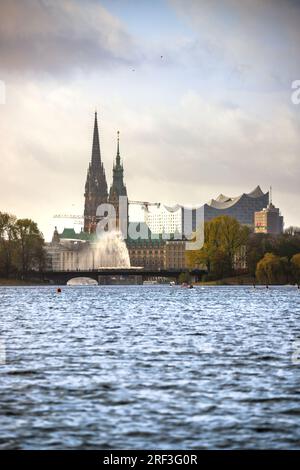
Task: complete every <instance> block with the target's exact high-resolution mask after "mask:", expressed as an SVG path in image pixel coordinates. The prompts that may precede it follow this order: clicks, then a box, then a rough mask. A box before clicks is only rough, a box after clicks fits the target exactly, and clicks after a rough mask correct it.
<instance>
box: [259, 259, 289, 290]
mask: <svg viewBox="0 0 300 470" xmlns="http://www.w3.org/2000/svg"><path fill="white" fill-rule="evenodd" d="M256 277H257V280H258V281H259V282H261V283H262V284H285V283H286V282H287V281H288V278H289V261H288V259H287V258H285V257H280V256H277V255H274V254H273V253H266V254H265V256H264V257H263V258H262V259H261V260H260V261H259V262H258V263H257V268H256Z"/></svg>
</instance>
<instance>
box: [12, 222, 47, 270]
mask: <svg viewBox="0 0 300 470" xmlns="http://www.w3.org/2000/svg"><path fill="white" fill-rule="evenodd" d="M15 232H16V240H17V252H16V261H17V266H18V268H19V270H20V271H21V272H22V273H26V272H27V271H29V270H30V269H41V268H42V266H43V264H44V258H45V255H44V248H43V246H44V239H43V236H42V234H41V232H40V231H39V229H38V226H37V224H36V223H35V222H33V221H32V220H30V219H18V220H17V221H16V223H15Z"/></svg>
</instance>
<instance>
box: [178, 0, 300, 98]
mask: <svg viewBox="0 0 300 470" xmlns="http://www.w3.org/2000/svg"><path fill="white" fill-rule="evenodd" d="M169 2H170V4H171V5H172V6H173V7H174V8H175V9H176V11H177V13H178V14H179V15H180V17H181V18H184V19H185V20H187V21H188V23H189V25H190V26H191V27H192V28H193V29H194V31H195V32H196V33H197V39H196V41H195V43H196V48H197V49H198V48H199V47H200V48H201V47H202V48H203V49H205V48H209V50H210V53H211V56H212V57H214V58H215V60H216V61H217V62H218V63H219V64H222V65H223V66H224V67H225V66H227V68H228V69H231V71H232V74H234V77H235V78H239V79H240V80H241V81H243V82H248V84H251V83H255V84H256V85H257V86H260V87H261V88H262V87H264V88H265V89H271V88H274V87H280V86H286V83H287V82H288V83H289V84H290V82H291V80H293V79H295V77H296V78H297V76H298V75H299V69H300V54H299V42H300V28H299V24H300V4H299V2H296V1H291V0H290V1H285V0H264V1H261V0H243V1H240V0H224V1H223V2H220V1H218V0H201V1H199V0H169ZM228 78H233V76H232V77H228Z"/></svg>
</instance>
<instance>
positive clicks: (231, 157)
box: [0, 0, 300, 239]
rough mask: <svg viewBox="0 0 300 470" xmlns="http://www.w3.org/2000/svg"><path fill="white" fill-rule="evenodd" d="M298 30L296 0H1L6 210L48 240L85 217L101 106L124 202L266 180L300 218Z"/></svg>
mask: <svg viewBox="0 0 300 470" xmlns="http://www.w3.org/2000/svg"><path fill="white" fill-rule="evenodd" d="M299 25H300V2H298V1H296V0H295V1H291V0H290V1H288V0H243V1H240V0H223V1H221V2H220V1H219V0H152V1H148V0H144V1H143V0H85V1H82V0H0V81H2V82H3V83H4V84H5V90H6V93H5V95H6V96H5V98H6V100H5V103H2V104H0V142H1V172H0V198H1V199H0V210H1V211H8V212H11V213H14V214H16V215H17V216H18V217H26V216H27V217H31V218H33V219H34V220H36V221H37V222H38V223H39V226H40V228H41V230H42V231H43V233H44V235H45V236H46V238H47V239H48V238H49V236H50V235H51V234H52V231H53V227H54V225H55V223H56V222H55V220H53V218H52V216H53V214H55V213H78V214H80V213H82V212H83V192H84V183H85V177H86V170H87V166H88V162H89V160H90V156H91V145H92V127H93V117H94V116H93V114H94V111H95V109H97V110H98V116H99V126H100V140H101V151H102V158H103V161H104V164H105V168H106V174H107V178H108V183H109V184H110V181H111V173H112V164H113V158H114V157H115V153H116V133H117V130H120V139H121V143H120V145H121V156H122V157H123V159H124V166H125V178H126V184H127V189H128V194H129V198H130V199H132V200H150V201H154V202H164V203H167V204H172V203H180V204H185V203H188V204H197V205H200V204H202V203H204V202H206V201H208V200H209V199H211V198H213V197H216V196H217V195H218V194H219V193H224V194H228V195H230V196H236V195H238V194H240V193H242V192H249V191H251V190H252V189H253V188H254V187H255V186H257V185H258V184H260V185H261V187H262V189H263V190H264V191H267V190H268V188H269V186H270V185H272V186H273V200H274V203H275V204H276V205H277V206H279V207H280V208H281V210H282V212H283V215H284V217H285V222H286V225H287V226H288V225H292V224H293V225H300V214H299V202H300V200H299V199H300V197H299V196H300V189H299V180H300V164H299V159H300V105H296V104H293V103H292V101H291V94H292V88H291V87H292V82H293V81H294V80H297V79H300V50H299V49H300V28H299ZM3 83H2V89H3ZM0 99H1V84H0ZM67 225H72V223H71V222H69V223H68V224H67Z"/></svg>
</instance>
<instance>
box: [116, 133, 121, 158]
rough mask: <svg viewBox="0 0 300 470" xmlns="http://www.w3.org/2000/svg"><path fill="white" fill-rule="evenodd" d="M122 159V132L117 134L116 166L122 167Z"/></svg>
mask: <svg viewBox="0 0 300 470" xmlns="http://www.w3.org/2000/svg"><path fill="white" fill-rule="evenodd" d="M120 163H121V157H120V131H118V132H117V157H116V166H120Z"/></svg>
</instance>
